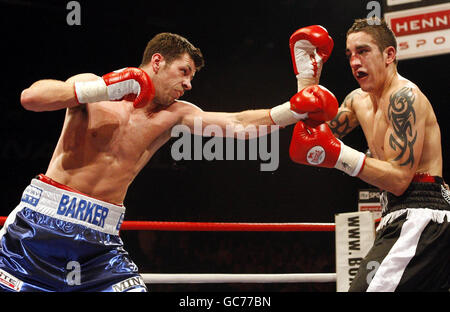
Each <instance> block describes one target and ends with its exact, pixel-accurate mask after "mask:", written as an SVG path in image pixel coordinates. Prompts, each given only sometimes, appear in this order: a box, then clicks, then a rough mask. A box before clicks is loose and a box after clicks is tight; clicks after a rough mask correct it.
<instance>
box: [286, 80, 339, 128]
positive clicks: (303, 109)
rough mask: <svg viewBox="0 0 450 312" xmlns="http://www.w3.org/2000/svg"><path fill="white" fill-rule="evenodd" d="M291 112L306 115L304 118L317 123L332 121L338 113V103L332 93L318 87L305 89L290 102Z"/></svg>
mask: <svg viewBox="0 0 450 312" xmlns="http://www.w3.org/2000/svg"><path fill="white" fill-rule="evenodd" d="M290 103H291V110H292V111H293V112H295V113H297V114H305V113H307V116H306V118H304V119H312V120H314V121H318V122H324V121H328V120H331V119H333V118H334V117H335V116H336V114H337V111H338V107H339V103H338V100H337V99H336V97H335V96H334V94H333V93H331V92H330V91H329V90H328V89H327V88H325V87H323V86H319V85H314V86H310V87H306V88H304V89H303V90H301V91H300V92H298V93H297V94H296V95H294V96H293V97H292V98H291V100H290Z"/></svg>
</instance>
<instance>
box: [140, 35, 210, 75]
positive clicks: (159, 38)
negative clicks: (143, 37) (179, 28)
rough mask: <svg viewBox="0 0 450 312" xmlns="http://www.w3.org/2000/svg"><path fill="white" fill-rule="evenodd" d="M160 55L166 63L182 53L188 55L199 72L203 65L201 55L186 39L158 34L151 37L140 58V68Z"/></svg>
mask: <svg viewBox="0 0 450 312" xmlns="http://www.w3.org/2000/svg"><path fill="white" fill-rule="evenodd" d="M155 53H160V54H161V55H162V56H164V58H165V59H166V62H167V63H170V62H172V61H173V60H175V59H176V58H178V57H180V56H181V55H183V54H184V53H188V54H189V56H190V57H191V58H192V60H193V61H194V64H195V68H196V70H197V71H199V70H200V69H201V68H202V67H203V66H204V65H205V61H204V59H203V54H202V52H201V51H200V49H199V48H196V47H195V46H194V45H193V44H192V43H190V42H189V41H188V40H187V39H186V38H184V37H182V36H180V35H177V34H172V33H167V32H166V33H160V34H157V35H156V36H155V37H153V38H152V39H151V40H150V41H149V42H148V43H147V46H146V48H145V50H144V55H143V56H142V61H141V66H144V65H146V64H148V63H149V62H150V60H151V59H152V56H153V54H155Z"/></svg>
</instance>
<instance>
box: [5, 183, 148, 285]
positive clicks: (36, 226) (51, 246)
mask: <svg viewBox="0 0 450 312" xmlns="http://www.w3.org/2000/svg"><path fill="white" fill-rule="evenodd" d="M124 213H125V207H123V206H119V205H114V204H110V203H106V202H102V201H100V200H96V199H94V198H91V197H89V196H86V195H84V194H81V193H79V192H75V191H73V190H70V188H68V187H64V186H63V185H60V184H58V183H57V182H55V181H52V180H51V179H49V178H48V177H46V176H44V175H39V176H38V177H37V178H36V179H33V180H32V181H31V184H30V185H29V186H28V187H27V188H26V189H25V191H24V192H23V195H22V199H21V202H20V204H19V205H18V206H17V207H16V209H15V210H14V211H13V212H12V213H11V214H10V215H9V217H8V219H7V221H6V223H5V226H4V227H3V229H2V230H1V232H0V237H1V239H0V241H1V243H2V244H1V248H0V289H5V290H14V291H146V290H147V288H146V286H145V283H144V281H143V279H142V277H141V276H140V275H139V274H138V272H137V267H136V265H135V264H134V263H133V262H132V261H131V259H130V258H129V256H128V253H127V252H126V251H125V250H124V249H123V244H122V240H121V239H120V237H119V236H118V234H119V229H120V225H121V223H122V221H123V217H124Z"/></svg>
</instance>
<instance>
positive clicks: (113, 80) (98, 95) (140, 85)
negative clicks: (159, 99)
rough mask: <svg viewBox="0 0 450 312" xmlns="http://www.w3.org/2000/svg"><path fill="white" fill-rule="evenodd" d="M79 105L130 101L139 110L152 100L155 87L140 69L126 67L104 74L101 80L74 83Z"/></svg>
mask: <svg viewBox="0 0 450 312" xmlns="http://www.w3.org/2000/svg"><path fill="white" fill-rule="evenodd" d="M75 94H76V96H77V100H78V102H79V103H93V102H99V101H108V100H109V101H119V100H122V99H127V100H132V101H133V105H134V107H135V108H141V107H144V106H145V105H147V104H148V103H149V102H150V101H152V100H153V98H154V96H155V87H154V86H153V83H152V80H151V79H150V77H149V76H148V75H147V73H146V72H144V71H143V70H142V69H139V68H135V67H126V68H123V69H121V70H117V71H114V72H111V73H109V74H106V75H104V76H103V77H102V79H99V80H95V81H87V82H76V83H75Z"/></svg>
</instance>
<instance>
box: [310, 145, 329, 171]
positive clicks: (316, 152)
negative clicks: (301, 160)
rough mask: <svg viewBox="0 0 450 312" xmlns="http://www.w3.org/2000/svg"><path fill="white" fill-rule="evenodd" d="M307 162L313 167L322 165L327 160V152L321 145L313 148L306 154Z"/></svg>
mask: <svg viewBox="0 0 450 312" xmlns="http://www.w3.org/2000/svg"><path fill="white" fill-rule="evenodd" d="M306 160H307V161H308V163H310V164H311V165H315V166H317V165H320V164H321V163H323V161H324V160H325V150H324V149H323V147H322V146H319V145H316V146H314V147H312V148H311V149H310V150H309V151H308V153H307V154H306Z"/></svg>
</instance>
